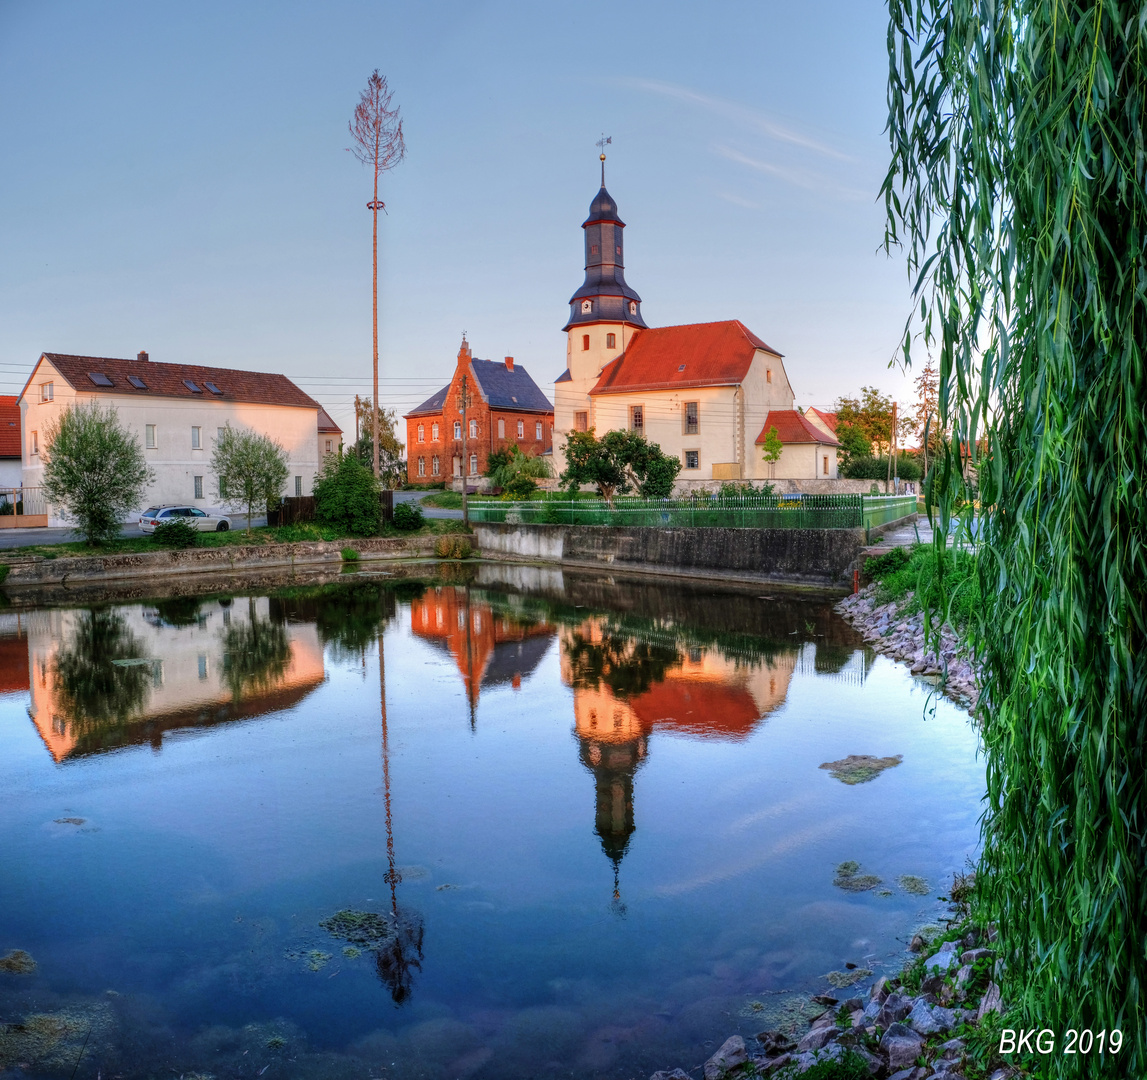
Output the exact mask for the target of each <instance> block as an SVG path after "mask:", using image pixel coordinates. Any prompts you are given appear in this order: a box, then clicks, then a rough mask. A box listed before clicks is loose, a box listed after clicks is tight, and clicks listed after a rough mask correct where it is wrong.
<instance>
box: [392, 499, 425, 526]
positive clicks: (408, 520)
mask: <svg viewBox="0 0 1147 1080" xmlns="http://www.w3.org/2000/svg"><path fill="white" fill-rule="evenodd" d="M424 520H425V519H424V518H423V514H422V507H421V506H419V505H418V504H417V503H412V502H400V503H397V504H396V505H395V507H394V527H395V528H396V529H398V530H399V531H400V532H413V531H414V530H415V529H421V528H422V524H423V521H424Z"/></svg>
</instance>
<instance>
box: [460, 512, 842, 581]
mask: <svg viewBox="0 0 1147 1080" xmlns="http://www.w3.org/2000/svg"><path fill="white" fill-rule="evenodd" d="M473 531H474V535H475V537H476V538H477V541H478V548H479V550H480V551H481V552H482V556H483V558H492V559H526V560H531V561H536V562H555V563H568V564H572V565H576V566H593V567H598V568H601V567H613V568H616V569H624V570H626V571H630V572H634V573H653V574H659V575H663V576H664V575H679V576H683V577H721V578H723V579H727V580H737V579H743V580H751V581H770V582H776V583H778V584H792V585H816V586H821V587H823V586H835V587H837V588H839V587H841V586H846V585H850V584H851V581H852V568H853V565H854V564H855V562H856V558H857V555H858V554H859V552H860V549H861V548H862V547H863V546H864V542H865V536H864V530H863V529H718V528H703V527H699V528H681V529H675V528H610V527H608V526H600V525H520V524H512V525H507V524H475V525H474V526H473Z"/></svg>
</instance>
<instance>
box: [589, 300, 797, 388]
mask: <svg viewBox="0 0 1147 1080" xmlns="http://www.w3.org/2000/svg"><path fill="white" fill-rule="evenodd" d="M758 349H763V350H764V351H765V352H768V353H771V354H772V355H773V356H776V357H778V358H779V357H780V355H781V354H780V353H779V352H777V350H776V349H774V348H771V347H770V346H769V345H766V344H765V343H764V342H763V341H762V340H761V339H760V338H759V337H757V335H756V334H754V333H753V332H752V331H751V330H749V329H748V328H747V327H746V326H745V324H744V323H742V322H741V321H740V320H739V319H730V320H728V321H727V322H712V323H690V324H688V325H686V326H663V327H658V328H656V329H652V330H638V331H637V333H635V334H634V335H633V338H632V340H631V341H630V343H629V345H628V347H627V348H626V350H625V352H624V353H622V354H621V356H619V357H618V358H617V359H616V360H613V361H611V362H610V363H608V364H606V366H605V367H604V368H602V372H601V375H600V376H599V378H598V380H597V384H596V385H595V386H594V388H593V389H592V390H591V391H590V393H591V394H628V393H633V392H635V391H640V390H678V389H686V388H688V387H692V386H737V385H739V384H740V383H741V382H743V381H744V378H745V376H746V375H747V374H748V371H749V365H750V364H751V363H752V362H753V356H754V355H755V353H756V351H757V350H758Z"/></svg>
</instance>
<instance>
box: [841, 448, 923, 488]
mask: <svg viewBox="0 0 1147 1080" xmlns="http://www.w3.org/2000/svg"><path fill="white" fill-rule="evenodd" d="M840 474H841V476H844V477H847V478H848V479H849V480H887V479H888V475H889V474H888V458H887V457H871V456H868V457H852V458H849V460H848V463H847V464H846V465H844V466H843V467H842V468H841V470H840ZM897 474H899V476H900V479H901V480H912V481H916V480H919V479H920V463H919V462H918V461H917V460H916V458H915V457H914V456H913V455H912V454H897V455H896V466H895V468H894V469H893V471H892V476H894V477H895V476H896V475H897Z"/></svg>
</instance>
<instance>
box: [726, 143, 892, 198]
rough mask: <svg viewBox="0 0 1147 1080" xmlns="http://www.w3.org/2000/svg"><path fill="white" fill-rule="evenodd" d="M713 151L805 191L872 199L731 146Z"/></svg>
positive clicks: (806, 171) (811, 173) (869, 195)
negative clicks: (750, 155) (762, 159)
mask: <svg viewBox="0 0 1147 1080" xmlns="http://www.w3.org/2000/svg"><path fill="white" fill-rule="evenodd" d="M714 151H715V153H717V154H719V155H720V156H721V157H723V158H725V159H726V160H727V161H735V162H736V163H737V164H738V165H745V166H747V167H748V168H750V169H753V170H755V171H756V172H760V173H764V174H765V175H766V176H775V177H777V179H779V180H784V181H786V182H787V183H790V184H793V185H794V186H796V187H800V188H804V189H805V190H806V191H822V192H827V193H828V194H832V195H837V196H839V197H840V198H843V199H849V200H854V199H867V198H870V197H872V196H871V193H869V192H866V191H861V190H860V189H859V188H853V187H846V186H845V185H842V184H838V183H837V182H836V181H835V180H831V179H829V178H828V177H827V176H822V175H821V174H820V173H816V172H810V171H808V170H807V169H793V168H789V167H788V166H785V165H778V164H777V163H776V162H774V161H761V160H760V159H759V158H752V157H749V156H748V154H742V153H741V152H740V151H739V150H734V149H733V148H732V147H731V146H717V147H715V148H714Z"/></svg>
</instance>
